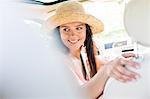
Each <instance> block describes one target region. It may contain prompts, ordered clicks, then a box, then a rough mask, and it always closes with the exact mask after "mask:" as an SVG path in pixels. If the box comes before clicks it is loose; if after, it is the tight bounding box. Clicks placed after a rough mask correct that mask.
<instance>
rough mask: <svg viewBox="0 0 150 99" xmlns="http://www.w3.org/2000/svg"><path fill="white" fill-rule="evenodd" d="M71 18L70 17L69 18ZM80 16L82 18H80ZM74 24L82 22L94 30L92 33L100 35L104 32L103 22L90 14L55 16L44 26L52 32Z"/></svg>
mask: <svg viewBox="0 0 150 99" xmlns="http://www.w3.org/2000/svg"><path fill="white" fill-rule="evenodd" d="M68 16H69V17H68ZM79 16H80V17H79ZM72 22H82V23H85V24H88V25H89V26H90V28H91V30H92V33H93V34H95V33H100V32H102V31H103V30H104V24H103V23H102V21H101V20H99V19H97V18H96V17H94V16H92V15H89V14H81V13H80V14H78V13H76V14H73V13H72V14H68V15H66V14H65V15H57V16H56V15H54V16H52V17H50V18H48V19H47V20H46V21H45V22H44V24H43V28H44V30H46V31H51V30H53V29H54V28H56V27H58V26H60V25H63V24H67V23H72Z"/></svg>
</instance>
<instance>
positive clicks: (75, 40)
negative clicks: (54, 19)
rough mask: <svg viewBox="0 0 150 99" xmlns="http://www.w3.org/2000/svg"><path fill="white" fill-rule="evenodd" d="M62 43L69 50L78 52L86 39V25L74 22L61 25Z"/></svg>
mask: <svg viewBox="0 0 150 99" xmlns="http://www.w3.org/2000/svg"><path fill="white" fill-rule="evenodd" d="M59 31H60V35H61V39H62V42H63V43H64V45H65V46H66V47H68V48H69V50H78V49H80V47H81V46H82V45H84V41H85V38H86V25H85V24H84V23H81V22H73V23H67V24H64V25H61V26H60V28H59Z"/></svg>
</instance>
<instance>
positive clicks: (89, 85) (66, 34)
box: [44, 1, 139, 99]
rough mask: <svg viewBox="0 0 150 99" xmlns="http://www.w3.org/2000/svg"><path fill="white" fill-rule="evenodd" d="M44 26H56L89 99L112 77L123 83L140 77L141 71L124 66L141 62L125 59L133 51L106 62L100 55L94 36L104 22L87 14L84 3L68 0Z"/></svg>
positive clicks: (53, 27)
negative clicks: (103, 61)
mask: <svg viewBox="0 0 150 99" xmlns="http://www.w3.org/2000/svg"><path fill="white" fill-rule="evenodd" d="M44 26H47V27H48V29H57V30H58V32H59V35H60V40H61V42H62V45H64V46H65V47H66V48H67V49H68V53H67V54H68V55H69V56H70V57H71V59H72V60H73V62H74V65H73V66H69V67H70V69H71V71H72V72H73V73H74V74H75V76H76V78H77V80H78V81H79V83H80V85H81V86H82V88H83V89H85V90H87V95H88V97H89V99H97V98H100V97H101V96H102V93H103V90H104V86H105V84H106V82H107V80H108V79H109V77H113V78H115V79H116V80H118V81H121V82H128V81H132V80H134V79H137V76H139V74H137V73H135V72H133V71H129V70H128V69H127V68H125V66H126V65H130V66H132V67H133V68H137V67H139V64H138V63H136V62H133V61H131V60H127V59H125V58H129V57H134V56H135V55H134V54H124V55H123V56H124V57H125V58H116V59H115V60H113V61H110V62H108V63H106V64H103V63H102V61H101V60H99V59H98V58H97V55H98V50H97V47H96V44H95V43H94V42H93V40H92V35H93V34H95V33H100V32H102V31H103V29H104V26H103V23H102V22H101V21H100V20H99V19H97V18H95V17H94V16H92V15H89V14H86V13H85V11H84V9H83V7H82V5H81V4H80V3H78V2H75V1H69V2H65V3H63V4H62V5H60V6H59V7H58V8H57V9H56V13H55V15H53V16H52V17H50V18H49V19H48V20H47V21H46V24H45V25H44Z"/></svg>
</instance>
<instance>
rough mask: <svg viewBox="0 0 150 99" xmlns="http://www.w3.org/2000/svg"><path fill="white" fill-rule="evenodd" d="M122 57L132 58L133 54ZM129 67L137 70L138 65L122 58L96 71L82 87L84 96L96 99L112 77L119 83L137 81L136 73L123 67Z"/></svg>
mask: <svg viewBox="0 0 150 99" xmlns="http://www.w3.org/2000/svg"><path fill="white" fill-rule="evenodd" d="M123 56H124V57H134V54H129V53H128V54H125V55H123ZM126 65H129V66H131V67H133V68H138V67H139V64H138V63H136V62H133V61H131V60H127V59H124V58H116V59H114V60H113V61H110V62H108V63H107V64H105V65H104V66H102V67H101V69H100V70H98V72H97V74H96V75H95V76H94V77H93V78H91V80H89V81H88V82H87V83H85V84H84V85H83V86H82V89H83V90H86V95H87V96H88V98H89V99H96V98H97V97H98V96H99V95H100V94H101V93H102V91H103V89H104V86H105V84H106V82H107V80H108V79H109V77H113V78H115V79H116V80H118V81H121V82H128V81H132V80H133V79H137V78H136V77H137V76H139V74H138V73H135V72H133V71H130V70H128V69H127V68H125V67H124V66H126Z"/></svg>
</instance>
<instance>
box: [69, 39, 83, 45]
mask: <svg viewBox="0 0 150 99" xmlns="http://www.w3.org/2000/svg"><path fill="white" fill-rule="evenodd" d="M79 40H80V39H77V40H68V42H69V43H71V44H76V43H77V42H78V41H79Z"/></svg>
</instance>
